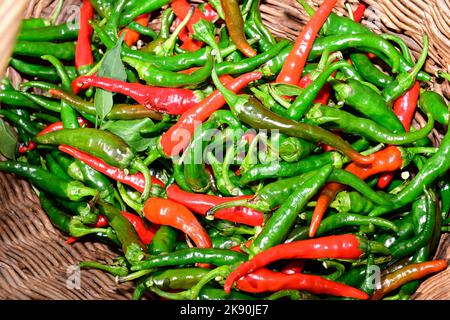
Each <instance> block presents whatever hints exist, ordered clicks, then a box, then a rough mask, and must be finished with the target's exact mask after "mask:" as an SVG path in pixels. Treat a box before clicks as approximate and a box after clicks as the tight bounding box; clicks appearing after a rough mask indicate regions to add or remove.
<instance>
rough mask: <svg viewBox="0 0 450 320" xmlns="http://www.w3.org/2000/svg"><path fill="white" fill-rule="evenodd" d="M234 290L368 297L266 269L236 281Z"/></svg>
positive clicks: (331, 283)
mask: <svg viewBox="0 0 450 320" xmlns="http://www.w3.org/2000/svg"><path fill="white" fill-rule="evenodd" d="M236 288H237V289H239V290H242V291H244V292H252V293H260V292H268V291H273V292H276V291H279V290H286V289H293V290H305V291H308V292H311V293H313V294H327V295H333V296H339V297H350V298H355V299H362V300H366V299H368V298H369V296H368V295H367V294H366V293H364V292H362V291H360V290H358V289H356V288H353V287H350V286H347V285H345V284H341V283H338V282H334V281H331V280H327V279H325V278H323V277H320V276H315V275H307V274H283V273H281V272H274V271H271V270H269V269H266V268H261V269H258V270H256V271H254V272H252V273H250V274H248V275H246V276H245V277H243V278H241V279H239V280H237V281H236Z"/></svg>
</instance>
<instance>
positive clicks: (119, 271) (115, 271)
mask: <svg viewBox="0 0 450 320" xmlns="http://www.w3.org/2000/svg"><path fill="white" fill-rule="evenodd" d="M78 266H79V267H80V268H86V269H98V270H103V271H106V272H108V273H110V274H112V275H113V276H121V277H124V276H126V275H127V274H128V269H127V268H126V267H124V266H112V265H107V264H102V263H99V262H97V261H82V262H80V263H79V264H78Z"/></svg>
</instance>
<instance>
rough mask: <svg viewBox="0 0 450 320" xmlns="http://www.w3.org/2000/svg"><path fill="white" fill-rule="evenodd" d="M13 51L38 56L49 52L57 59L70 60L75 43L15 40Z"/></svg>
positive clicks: (73, 54) (72, 56) (18, 53)
mask: <svg viewBox="0 0 450 320" xmlns="http://www.w3.org/2000/svg"><path fill="white" fill-rule="evenodd" d="M13 53H14V54H15V55H21V56H28V57H38V58H39V57H41V56H43V55H45V54H50V55H52V56H55V57H56V58H58V59H62V60H70V61H72V60H73V59H74V58H75V43H73V42H62V43H53V42H44V41H42V42H34V41H17V42H16V45H15V47H14V51H13Z"/></svg>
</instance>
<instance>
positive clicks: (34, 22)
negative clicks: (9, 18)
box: [20, 18, 50, 30]
mask: <svg viewBox="0 0 450 320" xmlns="http://www.w3.org/2000/svg"><path fill="white" fill-rule="evenodd" d="M49 25H50V21H48V20H47V19H44V18H28V19H22V22H21V25H20V28H21V30H25V29H34V28H42V27H47V26H49Z"/></svg>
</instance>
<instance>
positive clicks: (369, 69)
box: [350, 53, 394, 88]
mask: <svg viewBox="0 0 450 320" xmlns="http://www.w3.org/2000/svg"><path fill="white" fill-rule="evenodd" d="M350 59H351V60H352V63H353V65H354V66H355V68H356V70H357V71H358V72H359V74H360V75H361V76H362V77H363V78H364V80H366V81H368V82H370V83H373V84H374V85H376V86H377V87H380V88H386V87H387V86H388V85H389V84H390V83H392V81H394V78H393V77H391V76H390V75H387V74H386V73H384V72H382V71H381V70H380V69H378V68H377V67H376V66H375V65H374V64H373V63H372V61H371V60H370V59H369V57H368V56H367V55H366V54H364V53H352V54H351V55H350Z"/></svg>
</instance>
